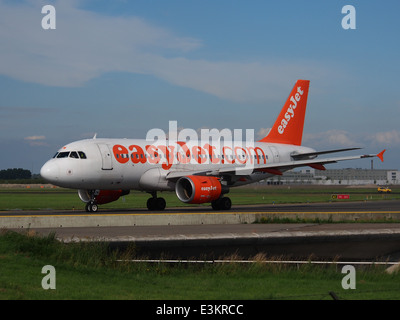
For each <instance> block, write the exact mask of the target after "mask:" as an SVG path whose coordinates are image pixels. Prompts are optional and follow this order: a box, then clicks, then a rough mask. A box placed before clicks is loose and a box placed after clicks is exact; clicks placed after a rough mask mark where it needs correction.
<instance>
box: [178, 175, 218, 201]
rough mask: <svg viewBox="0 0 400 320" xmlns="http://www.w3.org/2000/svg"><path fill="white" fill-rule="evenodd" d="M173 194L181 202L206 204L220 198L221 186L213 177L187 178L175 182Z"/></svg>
mask: <svg viewBox="0 0 400 320" xmlns="http://www.w3.org/2000/svg"><path fill="white" fill-rule="evenodd" d="M175 192H176V195H177V196H178V199H179V200H181V201H182V202H185V203H196V204H198V203H206V202H212V201H214V200H217V199H218V198H219V197H220V195H221V193H222V186H221V183H220V182H219V180H218V179H217V178H215V177H204V176H187V177H182V178H180V179H179V180H178V181H177V182H176V185H175Z"/></svg>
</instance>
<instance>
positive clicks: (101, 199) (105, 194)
mask: <svg viewBox="0 0 400 320" xmlns="http://www.w3.org/2000/svg"><path fill="white" fill-rule="evenodd" d="M127 194H129V190H96V191H94V197H95V200H96V203H97V204H106V203H110V202H113V201H117V200H118V199H119V198H120V197H121V196H125V195H127ZM78 195H79V198H80V199H81V200H82V201H83V202H86V203H88V202H89V201H91V199H92V198H91V196H90V193H89V191H88V190H78Z"/></svg>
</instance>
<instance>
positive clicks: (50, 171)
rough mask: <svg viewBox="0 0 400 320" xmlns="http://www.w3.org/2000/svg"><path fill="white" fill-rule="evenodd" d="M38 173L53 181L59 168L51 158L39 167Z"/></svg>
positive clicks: (55, 179)
mask: <svg viewBox="0 0 400 320" xmlns="http://www.w3.org/2000/svg"><path fill="white" fill-rule="evenodd" d="M40 175H41V176H42V178H43V179H45V180H47V181H48V182H51V183H55V182H57V181H58V178H59V175H60V168H59V167H58V165H57V164H56V163H54V162H53V161H52V160H50V161H48V162H46V163H45V164H44V165H43V167H42V168H41V169H40Z"/></svg>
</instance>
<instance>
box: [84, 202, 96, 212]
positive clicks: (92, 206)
mask: <svg viewBox="0 0 400 320" xmlns="http://www.w3.org/2000/svg"><path fill="white" fill-rule="evenodd" d="M85 209H86V212H97V211H98V210H99V206H98V205H97V204H96V203H91V202H88V203H87V204H86V206H85Z"/></svg>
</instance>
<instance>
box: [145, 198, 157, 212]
mask: <svg viewBox="0 0 400 320" xmlns="http://www.w3.org/2000/svg"><path fill="white" fill-rule="evenodd" d="M156 207H157V198H149V199H148V200H147V209H149V211H154V210H156Z"/></svg>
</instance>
